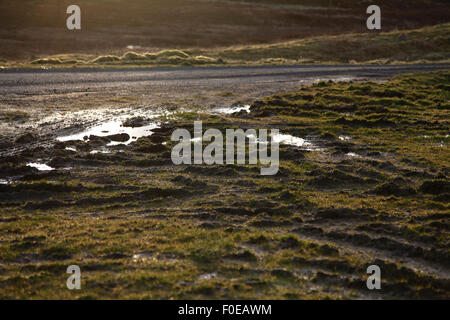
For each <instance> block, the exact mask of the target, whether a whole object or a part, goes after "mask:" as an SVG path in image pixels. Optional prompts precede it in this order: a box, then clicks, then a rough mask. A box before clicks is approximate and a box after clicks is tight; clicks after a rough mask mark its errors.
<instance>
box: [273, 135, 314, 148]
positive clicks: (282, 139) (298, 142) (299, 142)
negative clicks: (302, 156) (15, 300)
mask: <svg viewBox="0 0 450 320" xmlns="http://www.w3.org/2000/svg"><path fill="white" fill-rule="evenodd" d="M273 140H274V141H275V142H278V143H279V144H286V145H289V146H294V147H308V146H311V143H310V142H308V141H306V140H305V139H303V138H298V137H294V136H292V135H290V134H281V133H279V134H277V135H274V136H273Z"/></svg>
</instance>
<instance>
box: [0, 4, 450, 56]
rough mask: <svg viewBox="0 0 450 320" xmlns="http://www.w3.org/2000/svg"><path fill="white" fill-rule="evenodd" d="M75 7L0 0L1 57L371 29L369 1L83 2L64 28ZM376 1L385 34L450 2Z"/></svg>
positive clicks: (440, 18) (423, 21)
mask: <svg viewBox="0 0 450 320" xmlns="http://www.w3.org/2000/svg"><path fill="white" fill-rule="evenodd" d="M70 4H73V1H69V0H62V1H61V0H27V1H20V2H18V1H1V2H0V44H1V45H0V60H6V61H11V60H12V61H22V62H23V61H30V60H35V59H37V58H42V57H46V56H51V55H55V54H68V53H70V54H72V53H77V54H91V55H94V56H99V55H116V56H121V55H123V54H124V53H125V52H126V51H129V49H127V47H128V46H133V48H135V47H139V50H138V51H139V52H156V51H160V50H164V49H182V50H186V49H192V48H203V49H205V48H206V49H212V48H224V47H229V46H239V45H241V46H242V45H244V46H246V45H252V44H271V43H280V42H286V41H290V40H299V39H306V38H310V37H317V36H329V35H341V34H349V33H366V32H367V29H366V18H367V15H366V8H367V2H366V1H348V0H345V1H342V0H341V1H339V0H333V1H332V2H331V4H332V5H331V6H330V7H329V6H328V5H329V1H328V0H326V1H324V0H310V1H306V0H289V1H288V0H284V1H281V2H280V1H274V0H270V1H269V0H265V1H251V2H245V1H208V0H152V1H147V0H129V1H124V0H119V1H117V0H96V1H91V0H80V1H78V2H77V4H78V5H79V6H80V7H81V10H82V29H81V31H69V30H67V28H66V21H65V20H66V18H67V15H66V8H67V6H68V5H70ZM377 4H378V5H380V6H381V7H382V21H383V22H382V28H383V29H382V30H383V31H384V32H388V31H393V30H410V29H417V28H421V27H424V26H430V25H436V24H440V23H446V22H449V16H450V15H449V10H450V8H449V6H448V4H447V3H446V1H441V0H416V1H404V0H395V1H379V2H377ZM305 5H306V7H305ZM271 58H276V57H271ZM295 58H296V59H297V58H298V57H295ZM0 63H1V61H0Z"/></svg>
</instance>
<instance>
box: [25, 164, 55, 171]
mask: <svg viewBox="0 0 450 320" xmlns="http://www.w3.org/2000/svg"><path fill="white" fill-rule="evenodd" d="M27 166H28V167H33V168H36V169H38V170H39V171H51V170H55V168H52V167H50V166H48V165H46V164H45V163H37V162H30V163H27Z"/></svg>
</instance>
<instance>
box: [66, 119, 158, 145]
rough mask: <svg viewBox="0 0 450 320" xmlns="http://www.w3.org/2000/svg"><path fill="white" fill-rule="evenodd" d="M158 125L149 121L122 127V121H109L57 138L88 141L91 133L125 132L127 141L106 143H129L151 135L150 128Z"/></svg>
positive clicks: (97, 134)
mask: <svg viewBox="0 0 450 320" xmlns="http://www.w3.org/2000/svg"><path fill="white" fill-rule="evenodd" d="M158 127H159V124H157V123H151V124H148V125H145V126H142V127H135V128H132V127H123V126H122V121H109V122H105V123H102V124H100V125H98V126H95V127H92V128H89V129H87V130H85V131H82V132H79V133H76V134H72V135H68V136H62V137H58V138H57V140H58V141H61V142H65V141H72V140H85V141H89V136H91V135H93V136H99V137H108V136H112V135H116V134H122V133H126V134H128V136H129V139H128V140H127V141H111V142H109V143H108V144H107V145H108V146H114V145H119V144H130V143H132V142H134V141H136V140H137V139H139V138H141V137H146V136H149V135H151V134H152V130H153V129H155V128H158ZM85 137H87V138H85ZM112 139H114V138H112Z"/></svg>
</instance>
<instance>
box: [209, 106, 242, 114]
mask: <svg viewBox="0 0 450 320" xmlns="http://www.w3.org/2000/svg"><path fill="white" fill-rule="evenodd" d="M242 110H244V111H247V113H248V112H250V105H243V106H232V107H224V108H216V109H214V111H215V112H218V113H225V114H231V113H235V112H240V111H242Z"/></svg>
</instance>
